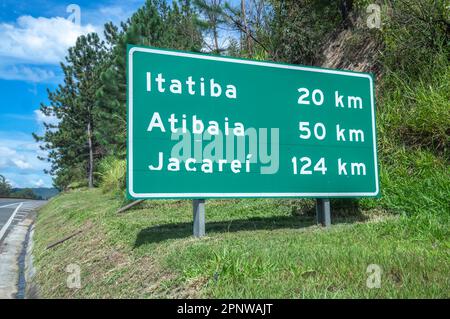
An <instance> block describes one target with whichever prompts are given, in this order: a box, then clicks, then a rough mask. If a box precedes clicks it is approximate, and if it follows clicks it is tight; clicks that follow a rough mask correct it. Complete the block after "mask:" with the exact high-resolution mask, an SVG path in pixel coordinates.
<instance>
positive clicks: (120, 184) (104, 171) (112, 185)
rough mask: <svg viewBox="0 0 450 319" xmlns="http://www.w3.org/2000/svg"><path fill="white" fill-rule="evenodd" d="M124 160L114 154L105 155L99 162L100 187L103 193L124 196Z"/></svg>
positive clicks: (125, 166) (125, 168)
mask: <svg viewBox="0 0 450 319" xmlns="http://www.w3.org/2000/svg"><path fill="white" fill-rule="evenodd" d="M126 170H127V165H126V161H125V160H123V159H118V158H116V157H114V156H108V157H105V158H104V159H103V160H102V161H101V162H100V163H99V173H98V175H99V177H100V184H99V186H100V188H101V189H102V190H103V192H105V193H112V194H114V195H116V196H121V197H122V198H124V195H125V188H126V174H127V173H126V172H127V171H126Z"/></svg>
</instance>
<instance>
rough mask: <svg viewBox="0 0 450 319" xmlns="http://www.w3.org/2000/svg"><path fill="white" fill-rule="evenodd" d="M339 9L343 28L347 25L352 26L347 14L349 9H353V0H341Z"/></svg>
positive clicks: (347, 26) (346, 27)
mask: <svg viewBox="0 0 450 319" xmlns="http://www.w3.org/2000/svg"><path fill="white" fill-rule="evenodd" d="M339 9H340V11H341V16H342V21H343V23H344V28H345V29H348V28H349V27H352V22H351V20H350V19H349V14H350V11H351V10H352V9H353V0H341V1H340V5H339Z"/></svg>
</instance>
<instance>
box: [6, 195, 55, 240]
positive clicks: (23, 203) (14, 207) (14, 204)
mask: <svg viewBox="0 0 450 319" xmlns="http://www.w3.org/2000/svg"><path fill="white" fill-rule="evenodd" d="M45 202H46V201H38V200H28V199H5V198H0V244H1V242H2V241H3V240H4V239H5V237H6V236H7V234H8V233H9V232H10V230H11V229H12V228H13V227H14V226H15V225H17V223H19V222H20V221H22V220H23V219H24V218H25V217H26V216H27V215H28V214H29V213H30V212H31V211H33V210H34V209H36V208H38V207H39V206H42V205H43V204H45Z"/></svg>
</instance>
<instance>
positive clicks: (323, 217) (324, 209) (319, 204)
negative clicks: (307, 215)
mask: <svg viewBox="0 0 450 319" xmlns="http://www.w3.org/2000/svg"><path fill="white" fill-rule="evenodd" d="M316 215H317V223H318V224H321V225H322V226H325V227H329V226H331V208H330V199H329V198H318V199H316Z"/></svg>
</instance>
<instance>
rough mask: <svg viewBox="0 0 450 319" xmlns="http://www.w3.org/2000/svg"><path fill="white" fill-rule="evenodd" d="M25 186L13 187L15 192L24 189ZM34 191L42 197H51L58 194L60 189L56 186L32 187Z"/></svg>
mask: <svg viewBox="0 0 450 319" xmlns="http://www.w3.org/2000/svg"><path fill="white" fill-rule="evenodd" d="M23 189H24V188H13V192H16V191H20V190H23ZM30 189H31V190H32V191H33V193H34V194H35V195H36V196H37V197H40V198H42V199H50V198H51V197H53V196H55V195H58V193H59V190H57V189H56V188H47V187H37V188H30Z"/></svg>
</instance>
